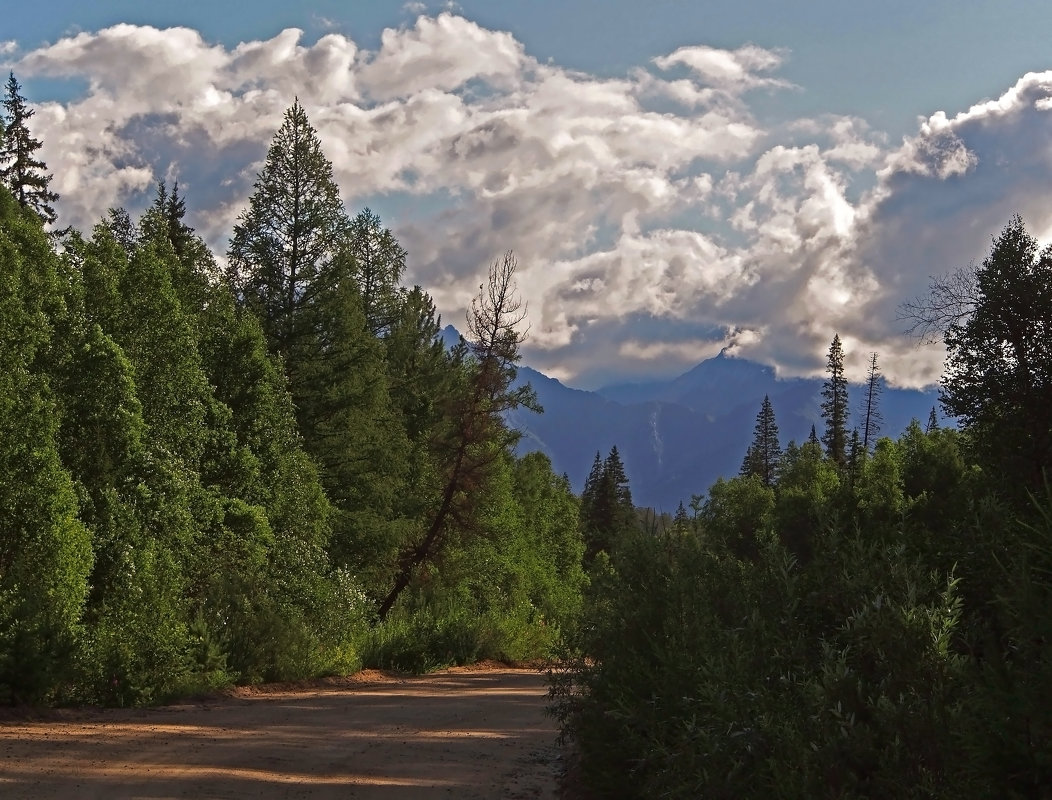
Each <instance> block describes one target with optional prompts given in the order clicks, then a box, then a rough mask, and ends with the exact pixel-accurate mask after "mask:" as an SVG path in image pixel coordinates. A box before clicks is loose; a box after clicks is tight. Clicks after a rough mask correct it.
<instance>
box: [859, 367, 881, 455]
mask: <svg viewBox="0 0 1052 800" xmlns="http://www.w3.org/2000/svg"><path fill="white" fill-rule="evenodd" d="M865 391H866V395H865V397H864V398H863V400H862V408H861V409H860V415H861V417H862V449H863V450H864V451H866V452H867V453H868V452H869V448H870V447H872V446H873V444H874V443H875V442H876V441H877V434H878V433H880V426H881V424H882V423H883V422H884V416H883V415H882V414H881V413H880V395H881V394H882V393H883V391H884V377H883V376H882V375H881V374H880V368H879V367H878V366H877V354H876V353H872V354H871V355H870V360H869V369H868V370H867V372H866V389H865Z"/></svg>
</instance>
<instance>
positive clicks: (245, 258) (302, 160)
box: [227, 100, 348, 392]
mask: <svg viewBox="0 0 1052 800" xmlns="http://www.w3.org/2000/svg"><path fill="white" fill-rule="evenodd" d="M347 226H348V220H347V215H346V213H345V212H344V208H343V203H342V202H341V200H340V191H339V189H338V187H337V186H336V182H335V180H334V179H333V176H332V164H331V163H330V162H329V160H328V159H327V158H326V157H325V155H324V153H322V149H321V142H320V140H319V139H318V134H317V132H316V131H315V130H314V128H313V127H311V124H310V122H309V121H308V120H307V113H306V111H304V109H303V106H301V105H300V104H299V101H298V100H297V101H296V102H295V103H293V105H292V107H291V108H289V109H288V111H286V112H285V119H284V121H283V122H282V125H281V127H280V128H279V129H278V131H277V133H276V134H275V135H274V140H273V141H272V142H271V145H270V149H269V150H268V151H267V159H266V163H265V164H264V166H263V170H262V171H261V172H260V173H259V177H258V178H257V179H256V183H255V186H254V189H253V192H252V196H251V198H250V199H249V207H248V208H247V209H246V210H245V211H244V212H242V214H241V216H240V218H239V221H238V223H237V224H236V225H235V226H234V236H233V239H231V242H230V249H229V250H228V252H227V257H228V259H229V262H230V268H229V269H230V279H231V282H232V284H233V285H234V286H235V288H236V290H237V292H238V293H239V295H240V297H241V299H242V301H243V302H244V304H245V305H246V306H248V307H249V308H251V309H253V310H254V311H255V312H256V314H257V316H258V317H259V319H260V322H261V323H262V325H263V332H264V333H265V334H266V337H267V343H268V345H269V346H270V349H271V352H273V353H276V354H278V355H280V356H282V357H283V358H285V359H286V360H287V361H294V360H295V359H296V358H297V356H298V349H299V348H300V346H301V345H302V343H303V340H304V339H309V338H310V337H312V336H313V332H314V324H313V320H312V319H311V315H310V313H308V312H309V311H310V310H311V308H312V306H313V304H314V302H315V300H316V298H317V292H318V290H319V288H320V285H321V282H322V280H323V274H324V273H325V272H326V270H328V269H329V268H330V267H331V266H332V265H333V263H334V262H335V261H336V259H337V257H338V255H339V254H340V253H341V251H342V250H343V248H344V247H345V244H346V232H347ZM290 372H292V373H293V374H292V375H290V377H291V378H293V390H294V392H295V388H296V387H295V383H296V381H295V379H294V369H293V367H292V366H291V364H290Z"/></svg>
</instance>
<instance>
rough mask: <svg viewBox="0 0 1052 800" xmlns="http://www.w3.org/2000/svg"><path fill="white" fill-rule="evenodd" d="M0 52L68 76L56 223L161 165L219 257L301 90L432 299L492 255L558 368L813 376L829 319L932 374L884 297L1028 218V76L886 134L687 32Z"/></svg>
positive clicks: (98, 208) (109, 201) (1040, 173)
mask: <svg viewBox="0 0 1052 800" xmlns="http://www.w3.org/2000/svg"><path fill="white" fill-rule="evenodd" d="M0 56H3V57H4V58H6V59H8V62H9V63H10V64H11V66H12V67H13V68H14V69H15V71H16V73H17V74H19V76H20V77H22V78H26V77H36V76H41V77H50V78H60V79H62V78H67V79H71V80H75V81H84V82H85V83H86V88H85V89H84V90H83V91H79V92H78V93H77V94H76V96H74V97H73V98H72V99H70V100H65V101H63V102H57V101H46V100H44V101H42V102H41V101H40V100H39V98H31V99H32V100H34V101H37V105H36V108H37V115H36V117H34V119H33V122H34V123H35V125H34V129H35V132H36V134H37V135H38V136H40V137H41V138H42V139H43V141H44V143H45V147H44V150H43V155H44V157H45V160H46V161H47V163H48V165H49V167H50V168H51V170H52V172H53V173H54V176H55V180H54V184H53V185H54V188H56V189H57V190H58V191H59V192H60V193H61V194H62V201H61V203H60V205H59V211H60V214H61V217H62V222H64V223H72V224H74V225H76V226H78V227H81V228H88V227H90V226H91V224H93V222H94V221H95V220H97V219H98V218H99V217H100V216H102V214H103V213H104V211H105V209H106V208H108V207H110V206H115V205H128V206H131V207H134V206H135V205H136V204H141V203H142V202H143V193H144V192H146V191H148V190H149V189H150V188H151V187H152V185H153V184H154V183H155V182H156V181H157V180H158V179H160V178H168V179H172V178H178V179H179V182H180V186H181V188H182V189H184V190H185V192H186V193H187V197H188V201H189V204H190V206H191V218H190V221H191V223H192V224H194V225H195V226H196V227H197V228H198V230H199V231H200V232H201V233H202V235H204V236H205V237H206V239H208V240H209V241H211V242H212V243H213V245H214V246H215V247H216V249H217V250H218V251H219V252H222V251H223V250H225V247H226V242H227V238H228V236H229V234H230V231H231V229H232V226H233V222H234V220H235V219H236V217H237V214H238V213H239V212H240V210H241V209H242V208H243V207H244V206H245V204H246V201H247V197H248V194H249V192H250V191H251V185H252V181H253V180H254V177H255V175H256V172H257V170H258V169H259V166H260V163H261V159H262V158H263V156H264V154H265V150H266V146H267V144H268V142H269V140H270V137H271V136H272V134H273V132H274V130H275V129H276V128H277V126H278V125H279V124H280V121H281V115H282V113H283V112H284V110H285V108H286V107H287V106H288V105H289V104H290V103H291V102H292V100H293V98H294V97H296V96H298V97H299V100H300V101H301V102H302V103H303V104H304V106H305V107H306V108H307V111H308V114H309V116H310V118H311V121H312V123H313V124H314V125H315V127H316V128H317V129H318V131H319V135H320V136H321V139H322V142H323V145H324V147H325V150H326V153H327V155H328V156H329V158H330V159H331V160H332V162H333V166H334V170H335V173H336V177H337V180H338V182H339V183H340V185H341V186H342V188H343V191H344V193H345V199H346V201H347V203H348V205H349V207H350V208H351V209H352V210H354V209H357V208H358V207H360V206H361V205H363V204H364V203H366V202H372V203H374V204H378V205H380V206H383V207H386V208H389V209H390V211H389V212H388V213H387V216H386V218H385V219H384V222H385V223H386V224H388V225H390V226H391V227H392V228H393V230H394V231H395V233H396V235H398V237H399V238H400V240H401V241H402V243H403V245H404V246H405V247H406V248H407V250H408V251H409V254H410V273H411V274H410V277H411V279H412V280H414V281H416V282H419V283H421V284H423V285H424V286H425V287H427V288H428V289H429V290H430V291H431V292H432V293H433V294H434V296H435V298H436V300H437V302H438V304H439V307H440V309H442V310H443V312H444V316H445V318H446V319H447V320H448V321H450V322H453V323H454V324H458V323H459V322H460V321H461V319H462V313H463V311H462V310H463V308H465V307H466V305H467V303H468V302H469V300H470V298H471V296H472V295H473V289H474V288H476V287H477V286H478V282H479V279H480V277H481V276H482V275H484V274H485V270H486V267H487V265H488V264H489V263H490V262H491V261H492V260H493V259H494V258H496V257H497V256H498V255H499V254H501V253H503V252H504V251H505V250H508V249H512V250H514V251H515V252H516V254H517V256H518V258H519V262H520V269H521V272H520V286H521V289H522V291H523V294H524V295H525V296H526V299H527V300H528V302H529V308H530V318H531V334H530V340H529V344H528V349H527V359H528V360H529V361H530V362H531V363H532V364H533V365H535V366H537V367H538V368H540V369H542V370H545V371H548V372H550V373H552V374H555V375H557V376H558V377H561V378H565V379H569V380H570V381H571V382H578V383H580V382H583V383H586V384H595V383H598V382H602V381H604V380H613V379H624V378H628V377H631V376H633V375H644V374H652V373H665V374H667V373H670V372H675V371H677V370H679V369H682V368H684V367H687V366H690V365H692V364H693V363H696V362H697V361H699V360H701V359H702V358H705V357H708V356H710V355H712V354H713V353H714V352H716V351H718V350H719V349H720V348H721V347H724V346H727V347H730V349H731V352H732V353H736V354H739V355H742V356H746V357H749V358H754V359H757V360H760V361H764V362H766V363H770V364H773V365H775V366H776V367H777V368H778V369H779V371H780V373H781V374H787V375H797V374H814V373H816V372H821V370H822V368H823V365H824V352H825V350H826V349H827V347H828V343H829V341H830V339H831V338H832V335H833V333H834V332H839V333H840V336H841V339H842V340H843V341H844V345H845V349H846V350H847V351H848V355H849V374H852V373H854V374H855V377H861V375H862V373H863V369H864V366H863V365H864V362H866V360H867V358H868V354H869V352H870V351H877V352H879V353H881V356H882V358H881V361H882V364H883V365H884V369H885V372H886V373H887V374H888V376H889V377H890V378H891V379H892V380H893V381H895V382H897V383H899V384H902V385H914V386H915V385H922V384H925V383H930V382H932V381H934V380H935V379H937V377H938V374H939V372H940V369H941V358H942V353H941V352H940V351H939V350H938V348H934V349H933V348H927V349H918V348H917V347H915V345H914V343H913V342H911V341H910V340H908V339H905V338H904V337H903V336H902V333H901V329H902V325H901V323H899V322H896V319H895V309H896V307H897V306H898V304H899V303H901V302H902V301H903V300H906V299H909V298H910V297H913V296H914V295H917V294H920V293H923V291H924V290H925V287H926V286H927V282H928V278H929V276H931V275H934V274H940V273H943V272H946V271H948V270H950V269H952V268H954V267H957V266H962V265H964V264H967V263H968V262H969V261H973V260H980V259H981V258H982V257H983V255H984V254H985V252H986V250H987V249H988V247H989V241H990V240H989V237H990V235H991V234H993V233H995V232H997V231H998V230H999V229H1000V228H1001V227H1002V226H1003V225H1004V224H1005V222H1006V221H1007V220H1008V217H1009V216H1010V215H1011V214H1013V213H1016V212H1018V213H1021V214H1023V216H1024V219H1025V220H1026V221H1027V222H1028V224H1029V225H1030V227H1031V230H1032V231H1034V232H1035V233H1036V234H1038V235H1040V236H1047V235H1049V234H1052V205H1050V204H1049V203H1048V202H1047V200H1046V199H1045V198H1046V197H1047V186H1048V185H1049V178H1050V177H1052V141H1050V140H1052V126H1050V125H1049V119H1048V116H1047V115H1048V114H1049V113H1050V109H1052V72H1048V73H1040V74H1037V73H1031V74H1028V75H1026V76H1024V77H1022V78H1021V79H1020V80H1019V81H1018V83H1017V84H1016V85H1015V86H1014V87H1010V88H1009V89H1008V90H1007V91H1006V92H1005V93H1004V94H1003V95H1002V96H1001V97H999V98H996V99H993V100H989V101H984V102H982V103H980V104H978V105H976V106H974V107H973V108H971V109H969V110H967V111H964V112H962V113H960V114H957V115H956V116H952V117H951V116H948V115H946V114H945V113H943V112H938V113H936V114H934V115H932V116H931V117H930V118H928V119H926V120H921V121H920V122H919V124H918V129H917V132H916V134H915V135H913V136H911V137H909V138H907V139H906V140H904V141H902V142H900V143H888V142H887V141H886V137H884V136H882V135H881V134H880V133H879V132H877V131H872V130H870V129H869V128H868V127H867V125H866V124H865V122H864V121H862V120H859V119H853V118H846V117H843V116H837V115H835V114H832V113H831V114H830V115H828V116H826V117H823V118H819V119H788V120H784V121H781V122H778V123H769V122H768V123H765V124H761V123H760V122H759V121H758V120H757V116H756V115H755V114H754V112H753V110H752V107H751V105H750V103H751V102H752V100H753V98H755V97H757V96H759V95H758V93H760V94H762V93H769V92H781V91H795V88H794V87H791V86H789V85H788V84H787V83H786V82H785V81H783V80H781V79H779V78H778V76H777V70H778V67H779V65H780V64H781V63H782V62H783V60H784V58H785V57H786V54H785V53H782V52H775V51H770V50H765V49H762V48H759V47H756V46H753V45H746V46H743V47H741V48H738V49H736V50H720V49H716V48H712V47H707V46H704V45H701V44H698V45H696V46H691V47H683V48H680V49H678V50H676V51H675V52H673V53H670V54H668V55H665V56H662V57H659V58H655V59H654V60H653V62H652V63H651V64H647V65H641V66H639V67H638V68H637V69H635V70H633V71H632V72H630V73H629V74H627V75H625V76H624V77H621V78H600V77H597V76H594V75H589V74H584V73H580V72H574V71H571V70H568V69H564V68H561V67H559V66H557V65H552V64H542V63H539V62H538V61H537V60H536V59H534V58H532V57H531V56H530V55H529V53H528V52H526V50H525V48H524V46H523V45H522V44H521V43H520V42H519V41H517V40H516V39H515V37H514V36H512V35H511V34H509V33H505V32H500V31H491V30H487V29H485V28H483V27H481V26H479V25H478V24H476V23H475V22H472V21H471V20H468V19H465V18H463V17H460V16H457V15H454V14H451V13H444V14H440V15H438V16H437V17H428V16H421V17H420V18H419V19H418V20H417V21H416V22H415V24H413V25H412V26H409V27H405V28H402V29H398V30H394V29H391V30H387V31H385V32H384V34H383V36H382V37H381V43H380V46H379V48H378V49H377V50H375V51H367V50H363V49H361V48H360V47H359V46H358V45H357V44H356V43H355V42H354V41H353V40H351V39H349V38H347V37H346V36H342V35H339V34H335V33H332V34H328V35H326V36H323V37H322V38H320V39H318V40H317V41H315V42H313V43H305V42H304V37H303V33H302V32H301V31H299V30H295V29H290V30H285V31H282V32H280V33H278V34H277V35H275V36H274V37H273V38H271V39H268V40H266V41H252V42H245V43H242V44H240V45H238V46H237V47H233V48H225V47H223V46H220V45H215V44H211V43H209V42H207V41H205V40H204V39H203V38H202V37H201V35H200V34H199V33H197V32H196V31H193V30H190V29H186V28H171V29H166V30H158V29H155V28H151V27H146V26H133V25H116V26H114V27H111V28H107V29H105V30H101V31H97V32H92V33H79V34H77V35H75V36H70V37H68V38H65V39H62V40H60V41H58V42H55V43H54V44H51V45H49V46H45V47H41V48H39V49H36V50H32V51H29V52H22V51H19V50H18V49H17V48H16V47H15V46H14V45H12V44H9V43H2V46H0ZM832 111H835V109H833V110H832Z"/></svg>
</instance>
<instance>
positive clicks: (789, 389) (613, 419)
mask: <svg viewBox="0 0 1052 800" xmlns="http://www.w3.org/2000/svg"><path fill="white" fill-rule="evenodd" d="M442 338H443V339H444V340H445V341H446V342H447V343H455V342H456V341H458V339H459V334H458V333H457V332H456V331H455V329H453V328H452V326H449V327H447V328H446V329H445V330H443V332H442ZM517 382H518V383H520V384H521V383H530V384H531V385H532V386H533V388H534V390H535V391H536V392H537V397H538V399H539V400H540V403H541V405H542V406H543V407H544V413H543V414H535V413H533V412H531V411H526V410H524V409H518V410H516V411H514V412H513V413H512V414H510V415H509V419H508V421H509V423H510V424H512V425H514V426H515V427H517V428H518V429H519V430H521V431H522V432H523V439H522V442H521V443H520V445H519V450H520V452H523V453H525V452H531V451H534V450H540V451H542V452H544V453H545V454H546V455H547V456H548V457H549V458H550V459H551V460H552V466H553V468H554V469H555V471H556V472H559V473H563V472H565V473H566V474H567V475H568V476H569V478H570V481H571V483H572V485H573V487H574V490H575V491H577V492H580V491H581V489H582V488H583V485H584V480H585V478H586V477H587V475H588V471H589V469H590V468H591V466H592V461H593V459H594V458H595V454H596V452H599V453H600V454H601V455H602V456H603V457H605V456H606V454H607V452H609V450H610V448H611V447H612V446H613V445H617V449H618V451H619V452H620V454H621V458H622V460H623V461H624V463H625V471H626V473H627V475H628V479H629V483H630V485H631V488H632V499H633V500H634V501H635V503H636V505H639V506H651V507H653V508H657V509H659V510H662V511H674V510H675V508H676V506H677V505H678V504H679V503H680V501H682V502H683V503H684V504H687V503H689V502H690V499H691V496H692V495H695V494H705V493H706V492H707V491H708V488H709V487H710V486H711V485H712V484H713V483H714V482H715V481H716V479H717V478H719V477H721V476H722V477H732V476H734V475H737V474H738V470H739V468H740V467H741V462H742V459H743V457H744V456H745V450H746V448H747V447H748V446H749V444H750V443H751V442H752V438H753V427H754V425H755V423H756V414H757V412H758V411H759V410H760V404H761V403H762V402H763V398H764V395H767V396H769V397H770V398H771V404H772V406H773V407H774V413H775V418H776V420H777V422H778V429H779V434H780V439H781V443H782V446H783V447H784V446H785V445H786V444H787V443H788V442H789V440H790V439H794V440H796V441H797V442H802V441H803V440H804V439H806V438H807V436H808V434H809V433H810V431H811V425H815V426H816V427H817V428H818V431H819V433H821V431H822V418H821V402H822V398H821V391H822V383H823V381H822V380H821V379H806V378H791V379H784V380H782V379H778V378H776V377H775V374H774V370H773V369H772V368H771V367H768V366H764V365H763V364H757V363H755V362H752V361H746V360H744V359H738V358H732V357H729V356H727V355H726V354H725V353H720V354H719V355H717V356H715V357H714V358H710V359H707V360H705V361H702V362H700V363H699V364H697V365H696V366H694V367H692V368H691V369H689V370H688V371H686V372H684V373H683V374H682V375H679V376H677V377H675V378H671V379H669V380H657V381H647V382H640V383H626V384H617V385H613V386H608V387H603V388H602V389H599V390H598V391H594V392H591V391H584V390H581V389H573V388H571V387H569V386H565V385H563V384H562V383H561V382H560V381H558V380H556V379H555V378H550V377H548V376H547V375H544V374H543V373H541V372H538V371H537V370H535V369H532V368H530V367H525V366H522V367H520V368H519V375H518V378H517ZM849 391H850V394H849V397H850V403H851V410H852V416H851V418H850V419H849V427H851V426H854V425H855V424H856V417H857V414H856V413H855V411H856V410H857V408H858V406H859V405H860V403H861V398H862V387H860V386H852V387H850V390H849ZM937 403H938V392H937V391H936V390H934V389H932V390H928V391H917V390H912V389H892V388H885V389H884V392H883V394H882V395H881V398H880V410H881V413H882V414H883V416H884V424H883V425H882V427H881V431H880V433H881V435H887V436H892V437H896V436H898V435H899V434H900V433H902V431H903V430H905V428H906V426H907V425H909V423H910V420H911V419H913V418H917V419H919V420H921V421H922V422H924V421H926V420H927V418H928V413H929V411H930V410H931V407H932V406H933V405H936V404H937Z"/></svg>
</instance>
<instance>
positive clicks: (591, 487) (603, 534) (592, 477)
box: [581, 445, 636, 564]
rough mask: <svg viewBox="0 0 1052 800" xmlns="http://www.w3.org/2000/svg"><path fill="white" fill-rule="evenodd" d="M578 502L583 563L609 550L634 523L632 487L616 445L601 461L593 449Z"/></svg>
mask: <svg viewBox="0 0 1052 800" xmlns="http://www.w3.org/2000/svg"><path fill="white" fill-rule="evenodd" d="M581 502H582V508H581V533H582V535H583V537H584V541H585V563H586V564H590V563H591V562H592V561H593V560H594V559H595V557H596V556H597V555H598V554H599V553H600V552H605V553H607V554H610V553H612V552H613V551H614V549H615V548H616V546H617V542H618V540H619V539H620V538H621V537H622V536H624V535H625V534H626V533H628V532H629V531H631V530H633V529H634V528H635V526H636V512H635V506H634V505H633V503H632V490H631V489H630V488H629V485H628V476H627V475H626V473H625V465H624V462H622V461H621V454H620V453H619V452H618V450H617V446H616V445H615V446H613V447H611V448H610V452H609V454H608V455H607V457H606V458H605V459H604V460H603V461H602V463H600V462H599V454H598V453H596V461H595V463H594V464H593V466H592V472H591V473H590V474H589V476H588V480H587V481H586V484H585V491H584V493H583V495H582V498H581Z"/></svg>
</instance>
